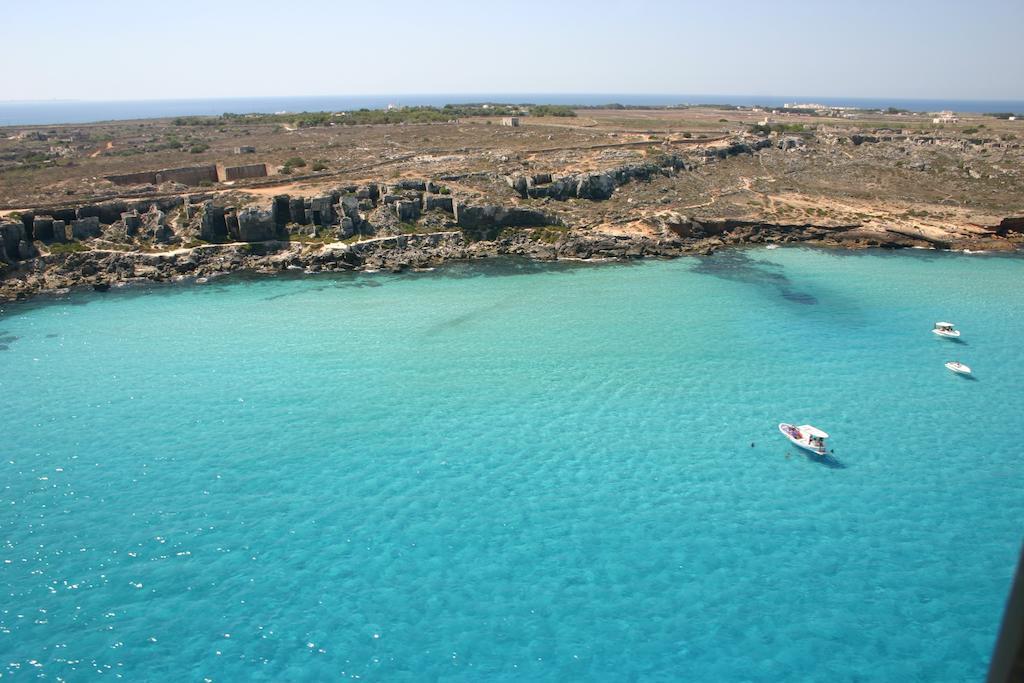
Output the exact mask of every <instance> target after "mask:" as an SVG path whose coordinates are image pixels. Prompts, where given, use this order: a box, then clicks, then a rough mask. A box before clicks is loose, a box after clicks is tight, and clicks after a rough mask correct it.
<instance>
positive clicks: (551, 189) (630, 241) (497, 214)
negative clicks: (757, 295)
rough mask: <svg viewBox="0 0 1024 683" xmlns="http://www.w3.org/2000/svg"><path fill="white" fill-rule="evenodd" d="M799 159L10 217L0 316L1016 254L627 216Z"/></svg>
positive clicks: (377, 184)
mask: <svg viewBox="0 0 1024 683" xmlns="http://www.w3.org/2000/svg"><path fill="white" fill-rule="evenodd" d="M800 144H802V143H800V142H799V141H796V140H791V139H788V138H784V139H780V140H770V139H767V138H761V139H753V140H742V139H741V140H736V141H732V142H729V143H727V144H724V145H722V146H718V147H714V148H708V149H705V150H703V151H701V152H700V155H699V156H698V157H695V158H692V159H689V160H688V159H685V158H683V157H681V156H679V155H676V154H665V155H660V156H653V157H648V158H649V159H650V160H648V161H644V162H642V163H630V164H622V165H619V166H617V167H612V168H608V169H605V170H603V171H583V172H570V173H565V174H553V173H533V174H508V175H499V174H493V175H492V176H491V177H490V179H489V180H488V182H489V183H490V184H489V185H486V186H484V187H485V190H484V191H480V190H479V189H476V190H474V189H473V188H469V187H467V186H461V187H460V185H459V184H458V183H459V178H458V177H454V176H445V177H442V178H440V179H438V180H434V179H429V178H399V179H392V180H389V181H387V182H383V181H379V180H377V181H364V182H362V183H359V184H352V185H340V186H335V187H331V188H326V189H323V190H320V191H319V192H318V193H317V194H314V195H313V196H292V195H289V194H278V195H273V196H270V197H269V206H268V205H267V199H268V198H267V197H264V196H259V195H253V194H247V193H244V192H242V193H235V194H232V193H230V192H228V193H225V192H192V193H189V192H181V193H178V194H163V193H162V194H159V195H151V196H149V197H130V198H126V199H112V200H105V201H103V202H97V203H87V204H78V205H56V206H48V207H41V208H36V209H31V210H25V211H21V212H17V213H9V214H8V215H7V216H6V218H5V219H2V220H0V302H4V301H15V300H25V299H29V298H31V297H33V296H35V295H38V294H42V293H60V292H64V291H67V290H70V289H73V288H78V287H91V288H93V289H96V290H99V291H106V290H108V289H110V288H111V287H116V286H121V285H125V284H131V283H140V282H173V281H177V280H183V279H191V280H198V281H200V282H201V281H203V280H204V279H208V278H211V277H215V276H218V275H221V274H224V273H231V272H239V271H251V272H258V273H275V272H281V271H287V270H296V271H305V272H310V273H315V272H339V271H352V270H391V271H401V270H404V269H409V268H411V269H418V268H429V267H434V266H437V265H439V264H441V263H444V262H446V261H452V260H466V259H479V258H489V257H497V256H519V257H525V258H530V259H536V260H558V259H575V260H587V259H623V260H626V259H638V258H645V257H660V258H670V257H678V256H682V255H687V254H691V255H703V256H708V255H711V254H712V253H714V251H715V250H717V249H721V248H723V247H735V246H742V245H758V244H761V245H763V244H793V243H804V244H808V245H815V246H821V247H829V248H842V249H862V248H869V247H879V248H891V249H898V248H907V247H913V248H925V249H940V250H967V251H1001V252H1014V251H1017V250H1018V249H1019V248H1020V246H1021V245H1022V244H1024V217H1016V216H1010V217H1004V218H1002V219H1001V220H999V221H998V222H993V223H992V224H989V225H982V224H977V223H966V222H961V223H959V224H948V225H946V224H944V225H941V226H936V225H935V224H934V223H933V224H931V225H928V224H924V223H917V224H915V223H907V222H902V223H900V222H881V221H879V220H861V219H859V218H858V219H857V220H855V221H851V220H849V219H848V218H849V216H850V215H851V214H849V213H847V214H846V215H845V217H844V216H843V215H839V214H836V215H834V216H833V215H823V216H822V219H821V220H814V221H810V222H808V221H804V222H796V221H793V222H782V221H778V220H775V221H772V220H766V218H765V217H764V216H761V215H757V213H756V212H755V213H751V214H748V215H744V216H741V217H737V218H728V217H723V216H722V215H721V213H720V212H719V213H717V214H710V215H702V214H701V213H700V208H699V207H698V208H697V211H689V210H688V208H687V207H681V208H680V209H675V208H673V207H672V205H671V202H668V205H667V206H666V205H665V204H666V201H664V199H667V197H665V196H664V195H663V196H662V201H658V202H656V203H654V205H653V209H652V208H650V207H651V205H650V204H648V208H646V210H639V207H638V210H630V209H629V205H630V203H631V202H633V201H634V200H633V199H632V197H631V196H628V195H629V193H630V192H634V193H636V192H648V193H649V192H650V190H647V189H644V188H645V187H657V186H658V183H662V185H661V189H660V190H658V192H666V191H667V186H665V185H664V184H665V183H673V182H677V180H678V179H679V178H680V177H681V176H684V175H688V176H691V177H692V176H693V175H695V174H696V173H698V172H699V170H698V169H699V168H703V167H706V166H708V165H714V164H718V163H723V162H725V161H726V160H730V159H733V158H736V157H748V158H755V157H756V155H758V154H760V153H783V154H784V153H786V152H787V151H788V150H791V149H799V146H800ZM443 183H453V184H454V187H455V191H454V192H453V191H452V189H451V188H450V187H448V186H446V185H445V184H443ZM747 185H748V187H747V188H746V190H745V191H748V192H749V191H750V190H749V182H747ZM623 193H625V195H627V196H626V197H625V199H624V200H622V201H619V202H618V203H616V202H615V201H610V200H613V197H614V198H616V199H619V198H620V195H621V194H623ZM616 204H617V205H618V206H620V207H622V205H623V204H625V207H623V208H620V209H619V213H618V214H617V215H616V216H612V214H610V213H609V212H608V211H605V210H602V209H601V207H602V206H605V205H616ZM814 211H817V212H818V215H822V214H823V212H822V210H821V209H814ZM811 215H814V214H811ZM852 215H854V216H859V215H860V214H852ZM844 218H846V219H845V220H844Z"/></svg>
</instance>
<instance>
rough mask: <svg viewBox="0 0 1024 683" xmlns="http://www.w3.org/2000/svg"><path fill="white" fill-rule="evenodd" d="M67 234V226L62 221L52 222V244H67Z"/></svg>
mask: <svg viewBox="0 0 1024 683" xmlns="http://www.w3.org/2000/svg"><path fill="white" fill-rule="evenodd" d="M67 240H68V233H67V225H66V224H65V223H64V221H60V220H54V221H53V241H54V242H67Z"/></svg>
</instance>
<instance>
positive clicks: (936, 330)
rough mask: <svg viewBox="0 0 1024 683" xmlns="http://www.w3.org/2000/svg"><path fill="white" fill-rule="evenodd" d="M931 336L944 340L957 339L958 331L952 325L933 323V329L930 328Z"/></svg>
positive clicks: (958, 336)
mask: <svg viewBox="0 0 1024 683" xmlns="http://www.w3.org/2000/svg"><path fill="white" fill-rule="evenodd" d="M932 334H934V335H938V336H940V337H945V338H946V339H959V338H960V330H958V329H956V327H955V326H954V325H953V323H935V327H933V328H932Z"/></svg>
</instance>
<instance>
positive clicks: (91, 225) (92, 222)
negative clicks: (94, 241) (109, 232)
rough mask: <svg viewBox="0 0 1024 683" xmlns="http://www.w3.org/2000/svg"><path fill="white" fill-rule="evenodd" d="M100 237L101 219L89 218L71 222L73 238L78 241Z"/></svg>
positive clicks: (96, 217)
mask: <svg viewBox="0 0 1024 683" xmlns="http://www.w3.org/2000/svg"><path fill="white" fill-rule="evenodd" d="M99 236H100V217H99V216H98V215H97V216H88V217H86V218H79V219H78V220H76V221H72V222H71V238H72V239H76V240H84V239H89V238H91V237H99Z"/></svg>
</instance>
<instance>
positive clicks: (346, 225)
mask: <svg viewBox="0 0 1024 683" xmlns="http://www.w3.org/2000/svg"><path fill="white" fill-rule="evenodd" d="M355 233H356V228H355V224H354V223H353V222H352V219H351V218H349V217H348V216H345V217H344V218H342V219H341V227H340V228H339V229H338V235H339V236H340V237H341V239H346V238H348V237H351V236H352V235H354V234H355Z"/></svg>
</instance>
